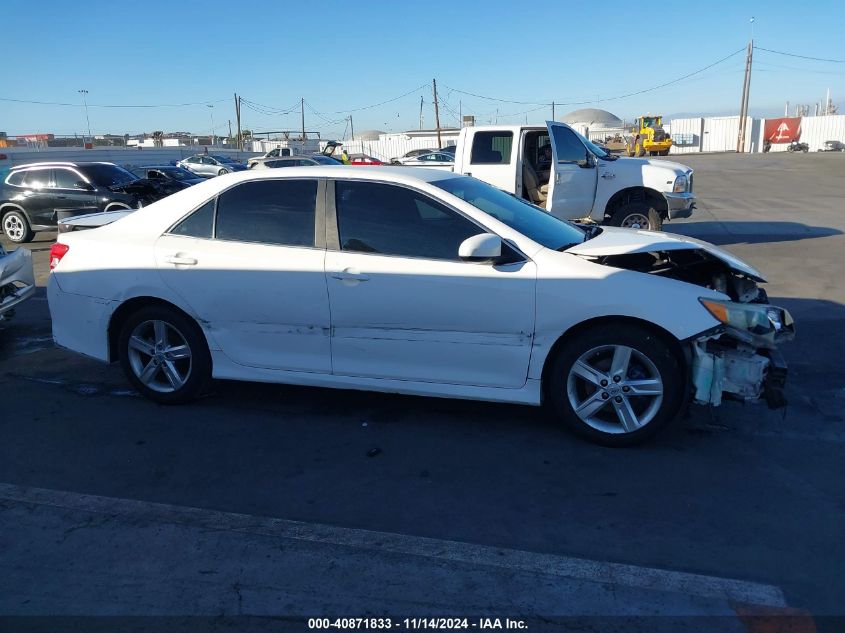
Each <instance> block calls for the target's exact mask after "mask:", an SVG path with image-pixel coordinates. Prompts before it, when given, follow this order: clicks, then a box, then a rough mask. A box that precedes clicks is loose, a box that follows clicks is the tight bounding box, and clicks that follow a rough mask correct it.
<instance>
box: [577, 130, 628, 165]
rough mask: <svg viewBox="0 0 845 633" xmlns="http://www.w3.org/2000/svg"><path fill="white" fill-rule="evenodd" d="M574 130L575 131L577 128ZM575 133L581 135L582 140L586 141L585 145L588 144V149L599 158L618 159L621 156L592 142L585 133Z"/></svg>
mask: <svg viewBox="0 0 845 633" xmlns="http://www.w3.org/2000/svg"><path fill="white" fill-rule="evenodd" d="M572 131H573V132H575V130H572ZM575 133H576V134H578V136H580V137H581V140H582V141H584V145H586V146H587V149H589V150H590V151H591V152H592V153H593V154H595V155H596V156H598V157H599V158H604V159H605V160H616V159H617V158H619V157H618V156H614V155H613V154H611V153H609V152H606V151H605V150H603V149H602V148H601V147H599V146H598V145H596V144H595V143H593V142H591V141H590V139H588V138H587V137H585V136H584V135H583V134H579V133H578V132H575Z"/></svg>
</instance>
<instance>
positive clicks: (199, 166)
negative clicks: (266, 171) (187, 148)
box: [176, 154, 246, 178]
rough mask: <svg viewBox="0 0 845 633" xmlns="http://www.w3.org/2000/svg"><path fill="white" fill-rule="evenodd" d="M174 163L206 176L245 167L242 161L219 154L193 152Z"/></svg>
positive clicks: (240, 169)
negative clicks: (191, 154)
mask: <svg viewBox="0 0 845 633" xmlns="http://www.w3.org/2000/svg"><path fill="white" fill-rule="evenodd" d="M176 164H177V165H178V166H179V167H184V168H185V169H187V170H188V171H191V172H193V173H195V174H197V175H199V176H204V177H206V178H211V177H213V176H222V175H223V174H228V173H230V172H233V171H243V170H244V169H246V165H244V164H243V163H241V162H238V161H236V160H235V159H234V158H229V157H228V156H223V155H220V154H194V155H193V156H189V157H188V158H183V159H182V160H180V161H178V162H177V163H176Z"/></svg>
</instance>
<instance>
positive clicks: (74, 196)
mask: <svg viewBox="0 0 845 633" xmlns="http://www.w3.org/2000/svg"><path fill="white" fill-rule="evenodd" d="M170 193H173V191H172V190H171V188H170V187H168V186H167V185H166V184H163V183H161V182H160V181H157V180H155V179H149V178H144V179H139V178H138V177H137V176H136V175H135V174H133V173H132V172H130V171H128V170H126V169H124V168H123V167H118V166H117V165H115V164H113V163H95V162H90V163H81V162H79V163H71V162H56V163H31V164H29V165H19V166H16V167H13V168H12V169H11V170H9V173H8V174H7V176H6V178H5V179H4V180H3V182H2V184H0V227H2V230H3V233H4V234H5V235H6V237H7V238H9V239H10V240H11V241H12V242H15V243H18V244H21V243H24V242H29V241H30V240H32V238H33V237H34V236H35V234H36V233H37V232H39V231H53V230H55V229H56V224H57V222H58V221H59V220H61V219H63V218H67V217H72V216H76V215H84V214H88V213H93V212H97V211H115V210H119V209H122V210H126V209H137V208H139V207H141V206H144V205H146V204H151V203H152V202H155V201H156V200H160V199H161V198H164V197H166V196H167V195H169V194H170Z"/></svg>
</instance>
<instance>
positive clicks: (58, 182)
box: [53, 169, 83, 189]
mask: <svg viewBox="0 0 845 633" xmlns="http://www.w3.org/2000/svg"><path fill="white" fill-rule="evenodd" d="M79 182H83V180H82V177H81V176H79V175H78V174H77V173H76V172H74V171H71V170H70V169H54V170H53V183H54V184H53V186H54V187H56V188H57V189H79V187H77V183H79Z"/></svg>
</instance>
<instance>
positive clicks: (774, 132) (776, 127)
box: [763, 117, 801, 145]
mask: <svg viewBox="0 0 845 633" xmlns="http://www.w3.org/2000/svg"><path fill="white" fill-rule="evenodd" d="M763 137H764V138H765V139H766V140H767V141H769V142H770V143H772V144H773V145H775V144H777V143H791V142H792V141H797V140H798V139H800V138H801V117H782V118H780V119H766V127H765V129H764V130H763Z"/></svg>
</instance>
